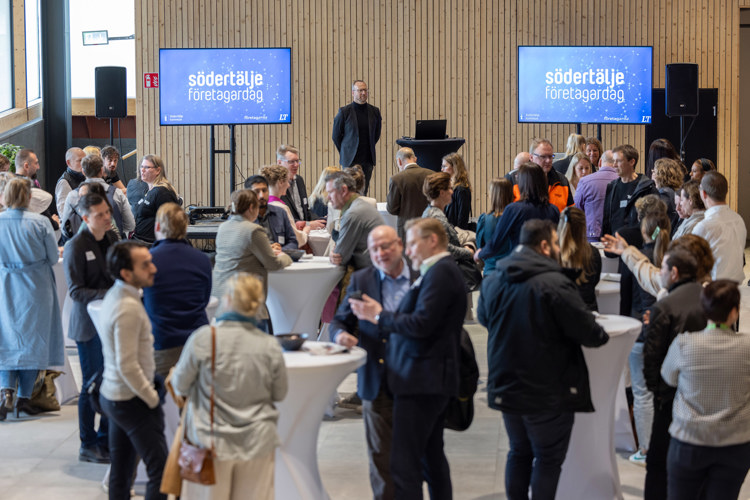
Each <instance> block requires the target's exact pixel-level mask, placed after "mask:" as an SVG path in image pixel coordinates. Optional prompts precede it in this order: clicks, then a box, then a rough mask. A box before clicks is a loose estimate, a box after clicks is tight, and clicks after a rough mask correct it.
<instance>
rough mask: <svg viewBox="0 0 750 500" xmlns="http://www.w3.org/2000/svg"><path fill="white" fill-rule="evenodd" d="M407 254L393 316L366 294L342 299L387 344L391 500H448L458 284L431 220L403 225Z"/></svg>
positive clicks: (461, 295)
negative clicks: (447, 432) (415, 275)
mask: <svg viewBox="0 0 750 500" xmlns="http://www.w3.org/2000/svg"><path fill="white" fill-rule="evenodd" d="M406 234H407V245H406V247H407V254H408V255H409V258H410V259H411V261H412V268H413V269H415V270H417V269H419V271H420V277H419V279H417V281H415V282H414V284H413V285H412V287H411V288H410V289H409V291H408V292H407V294H406V295H405V296H404V298H403V299H402V300H401V303H400V304H399V306H398V310H396V311H388V310H387V309H385V308H384V307H383V306H382V305H381V304H380V302H378V301H376V300H375V299H374V298H372V297H370V296H369V295H367V294H363V295H362V300H355V299H352V298H350V299H349V304H350V305H351V308H352V311H353V312H354V314H355V315H356V316H357V318H359V319H360V320H362V321H369V322H370V323H372V324H374V325H377V328H378V331H379V334H380V337H381V338H382V339H387V340H388V342H387V345H386V358H385V366H386V377H387V378H386V382H387V384H388V390H390V392H391V393H392V394H393V442H392V446H391V475H392V477H393V483H394V487H395V498H396V499H414V498H422V481H423V480H424V481H427V484H428V486H429V489H430V498H432V499H450V498H452V495H453V494H452V490H451V479H450V468H449V466H448V460H447V459H446V457H445V452H444V451H443V424H444V420H445V411H446V408H447V406H448V400H449V398H450V397H451V396H456V395H457V394H458V362H459V360H458V351H459V342H460V340H459V339H460V333H461V328H462V325H463V320H464V315H465V313H466V286H465V285H464V281H463V277H462V275H461V271H460V270H459V269H458V266H456V263H455V262H454V260H453V258H452V257H451V256H450V254H449V253H448V250H447V249H448V235H447V234H446V232H445V230H444V229H443V226H442V224H440V222H439V221H437V220H436V219H431V218H428V219H414V220H411V221H409V222H408V223H407V225H406Z"/></svg>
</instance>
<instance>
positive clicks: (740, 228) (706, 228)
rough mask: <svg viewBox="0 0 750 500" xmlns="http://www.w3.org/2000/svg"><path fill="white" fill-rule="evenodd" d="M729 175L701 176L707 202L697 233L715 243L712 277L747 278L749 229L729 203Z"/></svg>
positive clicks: (713, 244) (710, 173)
mask: <svg viewBox="0 0 750 500" xmlns="http://www.w3.org/2000/svg"><path fill="white" fill-rule="evenodd" d="M727 191H729V186H728V184H727V178H726V177H724V176H723V175H722V174H720V173H719V172H708V173H706V175H704V176H703V179H701V187H700V195H701V199H702V200H703V204H704V205H706V215H705V217H704V219H703V220H702V221H701V222H699V223H698V224H696V226H695V228H694V229H693V234H695V235H697V236H700V237H701V238H703V239H705V240H706V241H708V244H709V245H711V251H712V252H713V254H714V268H713V269H712V270H711V279H714V280H719V279H727V280H734V281H736V282H737V283H742V282H743V281H744V280H745V272H744V271H743V267H744V254H745V240H746V239H747V228H746V227H745V221H744V220H742V217H740V215H739V214H738V213H737V212H735V211H734V210H732V209H731V208H729V205H727V202H726V199H727Z"/></svg>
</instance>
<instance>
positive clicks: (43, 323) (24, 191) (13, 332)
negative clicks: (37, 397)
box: [0, 178, 64, 420]
mask: <svg viewBox="0 0 750 500" xmlns="http://www.w3.org/2000/svg"><path fill="white" fill-rule="evenodd" d="M30 200H31V184H30V183H29V181H28V180H26V179H23V178H16V179H13V180H11V181H10V182H8V184H7V186H6V187H5V191H4V192H3V202H4V204H5V206H6V207H8V209H7V210H5V211H4V212H2V213H0V241H1V242H2V245H0V300H2V304H3V306H2V307H0V367H1V368H2V369H1V370H0V389H2V390H1V391H0V392H1V393H2V394H1V396H2V397H1V398H0V420H5V418H6V415H7V413H8V412H9V411H11V410H12V409H13V397H14V392H15V390H16V387H18V394H17V396H18V397H17V401H16V405H15V409H16V416H18V415H19V414H20V413H21V412H25V413H27V414H30V415H33V414H36V413H38V410H37V409H36V408H35V407H34V406H32V405H31V403H30V402H29V398H31V391H32V389H33V387H34V381H35V380H36V376H37V373H38V371H39V370H45V369H47V368H48V367H50V366H57V365H62V364H63V362H64V361H63V331H62V321H61V317H60V307H59V305H58V301H57V293H56V291H55V290H56V289H55V276H54V273H53V271H52V267H53V266H54V265H55V264H56V263H57V260H58V250H57V244H56V243H55V236H54V232H53V230H52V225H51V224H50V222H49V220H48V219H47V218H45V217H44V216H42V215H39V214H35V213H32V212H29V211H28V210H27V208H28V206H29V201H30Z"/></svg>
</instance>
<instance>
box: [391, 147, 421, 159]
mask: <svg viewBox="0 0 750 500" xmlns="http://www.w3.org/2000/svg"><path fill="white" fill-rule="evenodd" d="M409 158H415V159H416V158H417V156H416V155H415V154H414V150H413V149H412V148H401V149H399V150H398V151H396V159H398V160H402V161H403V160H406V159H409Z"/></svg>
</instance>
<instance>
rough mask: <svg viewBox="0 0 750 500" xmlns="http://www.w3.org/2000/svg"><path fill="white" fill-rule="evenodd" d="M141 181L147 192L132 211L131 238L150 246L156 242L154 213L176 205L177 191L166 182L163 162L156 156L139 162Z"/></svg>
mask: <svg viewBox="0 0 750 500" xmlns="http://www.w3.org/2000/svg"><path fill="white" fill-rule="evenodd" d="M141 180H142V181H143V182H145V183H146V184H148V191H146V194H145V195H143V197H142V198H141V199H140V200H138V203H136V204H135V205H134V206H133V207H132V209H133V215H134V216H135V233H134V234H133V238H134V239H136V240H140V241H142V242H145V243H148V244H149V245H150V244H152V243H153V242H154V241H155V240H156V236H155V235H154V222H155V220H156V212H157V211H158V210H159V207H161V206H162V205H163V204H165V203H170V202H171V203H178V204H179V201H178V197H177V191H176V190H175V188H174V187H173V186H172V184H170V182H169V180H167V172H166V170H165V168H164V162H163V161H162V159H161V158H160V157H158V156H156V155H146V156H144V157H143V160H141Z"/></svg>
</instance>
